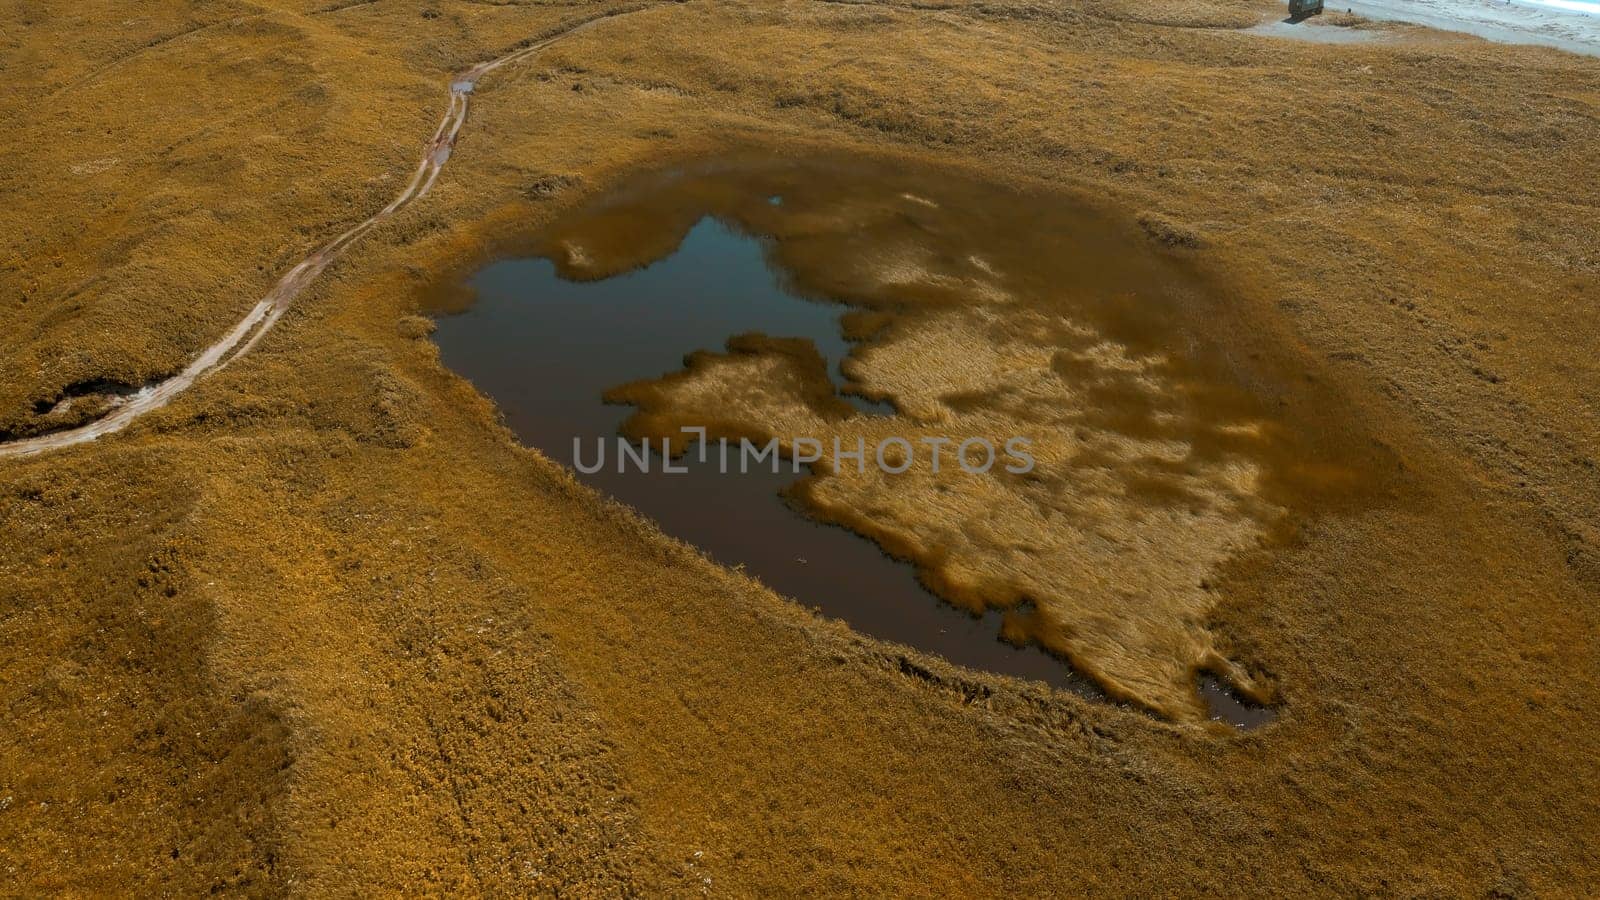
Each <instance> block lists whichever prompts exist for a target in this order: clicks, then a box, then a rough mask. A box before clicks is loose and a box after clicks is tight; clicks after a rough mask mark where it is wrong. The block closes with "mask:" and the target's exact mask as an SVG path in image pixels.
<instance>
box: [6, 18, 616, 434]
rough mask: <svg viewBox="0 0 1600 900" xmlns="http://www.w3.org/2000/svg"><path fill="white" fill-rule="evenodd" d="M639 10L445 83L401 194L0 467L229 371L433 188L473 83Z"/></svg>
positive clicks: (121, 424)
mask: <svg viewBox="0 0 1600 900" xmlns="http://www.w3.org/2000/svg"><path fill="white" fill-rule="evenodd" d="M638 9H639V7H635V8H630V9H623V10H617V11H614V12H608V13H604V14H602V15H598V16H594V17H592V18H588V19H585V20H583V21H581V22H577V23H574V24H572V25H568V26H566V27H565V28H562V29H561V30H559V31H556V32H554V33H553V34H550V35H549V36H548V37H545V38H542V39H540V40H538V41H535V42H533V43H531V44H529V45H528V46H526V47H523V48H521V49H518V50H514V51H512V52H510V53H507V54H506V55H504V56H501V57H498V58H496V59H492V60H489V61H487V62H482V63H479V64H477V65H475V66H473V67H472V68H470V69H468V70H466V71H465V72H462V73H460V74H458V75H456V76H455V77H454V78H452V79H451V80H450V86H449V88H450V104H449V106H448V107H446V109H445V113H444V118H443V119H441V120H440V121H439V127H438V129H437V130H435V131H434V133H433V137H432V138H430V139H429V140H428V142H427V145H426V146H425V147H424V148H423V152H422V159H421V160H420V161H419V162H418V163H417V170H416V173H415V174H413V175H412V176H411V181H410V182H408V183H407V184H406V186H405V189H404V190H402V191H401V192H400V193H399V195H398V196H396V197H395V198H394V199H393V200H391V201H389V205H388V206H385V207H384V208H383V209H380V210H378V211H377V212H376V213H373V214H372V215H371V216H370V217H368V218H367V219H365V220H363V221H361V222H359V223H357V224H356V225H354V226H352V227H351V228H350V229H349V230H348V231H346V232H344V233H343V234H341V235H339V236H338V237H336V238H334V239H333V240H331V241H328V242H327V243H326V244H323V245H322V246H321V247H319V248H317V250H316V251H315V252H313V253H312V254H311V255H310V256H307V257H306V258H305V259H303V260H301V261H300V262H299V263H298V264H297V265H295V267H294V268H292V269H290V270H289V271H288V272H287V273H285V274H284V276H283V277H282V278H281V279H279V280H278V283H277V284H275V285H273V287H272V290H271V291H269V292H268V293H267V295H266V296H265V297H263V298H262V299H261V302H259V303H257V304H256V305H255V306H253V307H251V309H250V311H249V312H248V313H246V314H245V316H244V318H242V319H240V320H239V322H238V323H237V324H236V325H234V326H233V328H232V329H230V330H229V331H228V332H227V333H226V334H224V335H223V336H222V337H221V338H219V339H218V340H217V341H216V343H213V344H212V345H211V346H209V347H207V348H206V349H205V350H203V351H201V353H200V355H199V356H196V357H195V358H194V359H193V360H191V361H190V363H189V365H187V366H185V367H184V369H183V371H181V372H179V373H178V374H176V375H173V376H172V377H170V378H167V379H165V380H163V381H159V382H156V383H154V384H151V385H147V386H146V387H144V388H143V389H141V390H140V391H138V392H137V393H135V394H132V395H130V396H128V397H127V398H126V399H125V400H123V401H122V402H121V403H120V404H119V405H117V406H116V407H115V408H113V409H112V410H111V411H110V412H108V413H107V414H106V415H104V416H102V417H101V418H99V419H96V420H95V421H93V422H90V423H88V424H86V425H80V426H78V427H76V428H68V429H64V430H61V431H52V432H49V433H47V434H42V435H39V436H37V437H31V438H26V439H22V440H15V441H10V442H7V443H3V444H0V459H6V458H11V457H20V456H32V455H34V454H37V453H45V452H48V451H51V450H59V449H61V448H63V447H71V446H73V445H75V444H83V443H87V442H89V441H92V440H94V439H95V438H98V437H100V436H102V435H107V434H114V433H116V432H118V431H121V430H122V429H124V428H127V427H128V426H129V425H130V424H132V423H133V421H134V420H135V419H137V418H139V417H140V416H142V415H144V414H145V413H148V412H150V411H152V410H156V409H160V408H161V407H163V406H166V405H167V404H168V403H171V402H172V400H173V399H174V398H175V397H177V396H178V395H179V394H182V393H183V392H184V391H186V390H188V389H189V388H190V387H191V386H193V385H194V384H195V383H196V382H198V381H200V380H201V379H203V378H205V377H206V376H207V375H211V374H213V373H216V372H220V371H221V370H222V369H224V368H225V367H227V365H228V364H229V363H231V362H233V361H234V360H236V359H238V358H240V357H242V356H244V355H245V354H246V353H249V352H250V351H251V349H252V348H254V347H255V345H256V344H257V343H258V342H260V340H261V338H262V336H263V335H265V334H266V333H267V332H269V331H271V330H272V327H273V326H274V325H276V324H277V323H278V320H279V319H280V318H282V317H283V314H284V313H285V312H287V311H288V309H289V307H290V306H292V305H294V301H295V299H296V298H298V297H299V296H300V295H301V293H303V292H304V291H305V289H306V288H307V287H308V286H309V285H310V284H311V283H312V282H313V281H315V280H316V279H317V276H318V275H321V274H322V271H323V270H324V269H326V268H327V267H328V266H329V265H331V264H332V263H333V262H334V261H335V260H337V259H339V258H340V257H341V256H343V255H344V254H345V252H346V251H347V250H349V249H350V248H351V247H352V246H354V245H355V244H356V242H357V241H359V240H361V238H362V237H364V236H365V235H366V234H367V232H369V231H371V230H372V229H373V228H375V227H377V225H378V223H380V222H382V221H383V220H385V219H387V218H389V217H390V216H392V215H394V214H395V213H397V212H399V211H400V210H402V209H405V208H406V207H407V206H410V205H411V204H412V203H414V202H416V201H417V200H420V199H422V198H423V197H426V196H427V195H428V192H429V191H430V190H432V189H433V185H434V182H436V181H438V179H439V173H440V172H442V171H443V170H444V167H445V164H446V163H447V162H449V160H450V154H451V151H452V150H454V148H455V143H456V138H457V137H458V136H459V135H460V134H461V126H462V125H463V124H465V122H466V120H467V107H468V104H469V101H470V99H471V96H472V91H473V89H474V88H475V87H476V86H477V84H478V81H479V79H481V78H483V76H485V75H487V74H489V73H490V72H493V71H494V70H496V69H499V68H501V67H502V66H507V65H511V64H512V63H516V62H521V61H522V60H525V59H527V58H529V57H531V56H533V55H535V54H537V53H538V52H540V51H541V50H543V49H545V48H546V47H549V46H550V45H551V44H554V43H556V42H557V41H560V40H562V39H563V38H567V37H570V36H572V35H574V34H577V33H578V32H580V31H583V30H584V29H586V28H589V27H590V26H593V25H595V24H597V23H599V22H601V21H604V20H606V19H610V18H615V17H617V16H622V15H627V14H628V13H631V12H636V11H637V10H638Z"/></svg>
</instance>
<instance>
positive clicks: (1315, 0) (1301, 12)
mask: <svg viewBox="0 0 1600 900" xmlns="http://www.w3.org/2000/svg"><path fill="white" fill-rule="evenodd" d="M1320 15H1322V0H1289V18H1290V19H1291V20H1292V21H1295V22H1298V21H1300V20H1301V19H1305V18H1309V17H1311V16H1320Z"/></svg>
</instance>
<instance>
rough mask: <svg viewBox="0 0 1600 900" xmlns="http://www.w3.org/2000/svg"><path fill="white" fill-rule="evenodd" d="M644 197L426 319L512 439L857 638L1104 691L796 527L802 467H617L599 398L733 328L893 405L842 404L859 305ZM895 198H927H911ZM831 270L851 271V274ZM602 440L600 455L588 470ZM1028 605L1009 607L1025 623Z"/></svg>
mask: <svg viewBox="0 0 1600 900" xmlns="http://www.w3.org/2000/svg"><path fill="white" fill-rule="evenodd" d="M691 180H692V179H691ZM707 183H708V184H710V185H711V187H708V188H705V190H706V192H707V196H708V197H709V198H710V199H706V198H705V197H702V198H701V200H700V201H696V202H703V203H704V205H705V206H710V207H711V208H712V209H713V210H721V209H730V210H731V209H737V210H739V211H738V212H737V214H736V218H738V219H740V220H742V221H749V220H752V219H757V220H760V219H762V218H763V217H765V216H769V215H770V216H783V217H784V218H783V221H784V223H785V224H784V227H786V228H789V229H791V232H790V233H794V232H798V233H801V234H806V233H809V232H808V229H813V228H817V229H822V230H825V231H826V230H830V229H831V230H832V231H834V232H837V230H838V228H839V227H840V221H841V220H840V219H838V217H837V216H836V215H835V214H833V213H831V212H830V213H824V212H821V211H808V210H805V209H795V210H791V209H790V208H789V207H787V206H786V205H785V203H786V200H785V196H784V192H785V191H786V189H785V188H784V187H783V184H782V183H781V180H778V181H773V182H767V183H764V184H762V185H761V187H764V188H765V189H764V190H758V193H757V194H756V195H755V196H753V197H743V196H742V195H737V196H736V194H735V192H726V191H724V190H723V188H722V187H720V186H719V185H720V184H721V182H716V181H715V179H712V180H711V181H710V182H707ZM863 183H866V184H871V183H872V182H870V181H868V182H863ZM867 193H868V194H870V193H871V191H870V190H869V191H868V192H867ZM650 196H652V194H651V193H650V191H649V190H644V191H642V192H640V193H639V194H637V195H634V196H631V197H630V198H628V199H627V200H626V201H625V202H617V203H611V204H609V205H608V204H607V203H606V202H604V201H602V202H601V203H600V204H599V206H598V207H595V206H593V205H592V204H591V207H590V208H589V209H588V211H587V212H586V213H585V218H582V219H579V220H575V221H576V222H577V224H576V226H575V227H576V228H577V229H578V232H579V233H581V234H583V236H584V237H583V239H582V240H581V241H579V242H578V243H577V244H573V243H570V242H562V241H561V240H560V239H559V237H560V235H559V234H556V235H555V236H554V237H551V238H550V240H554V241H555V243H553V244H552V243H542V244H538V245H536V247H537V249H535V250H534V251H532V254H533V255H530V256H529V258H516V259H503V260H499V261H495V262H492V263H490V264H488V265H486V266H485V267H483V268H482V269H480V270H479V271H478V272H476V273H475V274H474V275H473V276H472V278H471V279H470V282H469V284H468V287H469V288H470V290H471V292H472V295H473V300H472V302H471V303H470V305H467V306H466V308H465V309H464V310H463V311H460V312H455V313H453V314H449V315H443V316H441V317H440V318H439V319H438V323H437V324H438V327H437V330H436V332H435V334H434V339H435V340H436V342H437V344H438V346H439V348H440V354H441V359H442V361H443V362H444V364H445V365H447V366H448V367H449V368H451V369H452V370H453V371H455V372H457V373H459V374H461V375H462V376H464V377H466V378H467V379H469V380H470V381H472V382H473V384H474V385H475V386H476V387H477V388H478V389H479V390H481V391H482V392H483V393H485V394H486V395H488V396H489V397H491V398H492V399H493V400H494V401H495V403H496V404H497V405H498V407H499V409H500V410H501V412H502V414H503V416H504V418H505V421H506V424H507V425H508V426H509V427H510V428H511V429H512V430H513V432H514V433H515V434H516V435H517V436H518V438H519V439H520V440H521V441H522V442H523V443H524V444H526V445H527V446H530V447H534V448H537V449H539V450H540V451H542V452H544V453H545V454H546V455H547V456H549V457H550V458H552V459H553V460H555V461H557V462H559V463H562V464H563V465H566V466H568V467H569V468H571V469H572V470H573V471H574V472H575V473H576V474H577V477H579V478H580V479H581V480H583V481H584V482H585V483H587V484H589V485H590V486H592V487H594V488H595V489H597V490H599V491H601V492H603V493H605V494H608V495H610V496H612V497H614V498H616V499H618V500H620V501H622V502H624V503H626V504H628V505H630V506H632V507H633V508H635V509H636V510H638V511H639V512H640V513H642V514H644V515H645V516H647V517H649V518H651V519H652V520H654V521H655V522H656V523H657V524H658V525H659V526H660V527H661V529H662V530H663V531H665V532H666V533H668V534H671V535H673V536H675V537H677V538H679V539H681V540H683V541H685V542H687V543H689V544H692V545H694V546H696V547H698V548H700V549H701V550H702V551H704V552H705V553H706V554H707V555H708V556H710V557H711V558H712V559H714V560H716V561H717V562H719V563H721V564H724V565H727V566H730V567H742V569H743V570H744V571H745V572H746V573H747V574H749V575H751V576H753V577H755V578H757V579H759V580H761V581H762V582H763V583H765V584H766V585H768V586H769V587H771V588H772V589H773V590H774V591H776V592H778V593H780V594H783V595H785V596H788V597H790V598H792V599H794V600H796V601H798V602H799V603H801V604H802V605H805V606H807V607H811V608H814V609H816V610H818V611H819V612H820V613H821V614H822V615H825V616H828V617H833V618H838V619H841V620H843V621H845V622H846V623H848V624H849V625H850V626H851V627H852V628H854V629H855V630H857V631H859V632H861V633H863V634H866V635H870V636H872V637H876V638H880V639H884V640H888V641H893V642H897V643H901V644H905V645H909V646H911V647H914V648H916V649H918V650H921V651H924V652H927V653H931V654H934V655H937V656H940V657H942V658H944V659H946V660H948V661H950V662H952V663H955V664H957V665H961V666H965V667H968V668H972V669H978V670H985V671H991V672H997V673H1002V674H1006V675H1011V676H1015V677H1018V678H1024V679H1029V680H1033V681H1038V682H1043V683H1046V684H1049V685H1052V686H1054V687H1056V688H1059V689H1064V690H1068V691H1073V692H1076V693H1079V694H1082V695H1084V696H1088V697H1092V698H1096V699H1099V700H1106V699H1107V697H1106V695H1105V693H1104V692H1103V691H1102V690H1101V689H1100V688H1099V686H1098V685H1097V684H1095V683H1094V682H1093V681H1091V680H1090V679H1088V678H1086V677H1084V676H1082V675H1080V674H1078V673H1076V672H1075V671H1074V670H1073V669H1072V667H1071V666H1070V665H1068V664H1067V663H1065V662H1064V661H1063V660H1062V659H1061V658H1059V657H1057V656H1055V655H1053V654H1052V653H1050V652H1047V651H1046V650H1044V649H1041V647H1040V646H1039V644H1038V643H1034V642H1031V641H1030V642H1027V643H1024V644H1022V645H1020V646H1019V645H1017V644H1014V643H1011V642H1008V641H1006V640H1003V639H1001V637H1000V635H1001V633H1002V630H1003V625H1004V624H1005V623H1006V622H1007V621H1008V620H1007V614H1005V613H1002V612H1000V611H998V610H992V609H991V610H990V611H988V612H987V613H985V614H983V615H975V614H973V613H971V612H969V611H968V610H967V609H965V608H962V607H958V606H955V605H952V604H951V603H948V602H945V601H944V600H942V599H941V598H939V597H938V596H936V595H935V594H934V593H932V592H931V591H929V590H928V589H927V588H926V587H925V586H924V585H923V584H922V582H921V581H920V580H919V578H918V574H917V571H916V569H915V567H914V566H912V565H911V564H910V563H907V562H904V561H900V560H897V559H895V558H892V557H891V556H889V555H887V554H886V553H884V552H883V551H882V550H881V549H880V548H879V547H878V545H877V544H875V543H874V542H873V541H871V540H868V539H866V538H863V537H861V536H859V535H857V534H856V533H854V532H852V531H850V530H847V529H845V528H841V527H838V526H834V525H828V524H823V523H820V522H818V521H816V520H815V519H813V518H811V517H810V516H808V515H807V514H806V513H805V512H803V511H802V510H801V509H800V508H798V506H797V505H796V503H795V501H791V500H790V499H789V498H788V497H787V496H786V491H787V490H788V489H789V488H791V487H792V486H794V485H795V484H796V483H797V482H799V481H800V480H801V479H803V478H804V477H805V474H806V472H805V471H804V469H802V471H801V472H799V473H796V472H795V471H794V470H793V467H792V464H791V462H790V460H788V459H784V460H783V462H782V465H781V467H780V469H781V471H779V472H773V471H771V470H770V468H757V467H753V468H752V470H751V471H749V472H748V473H739V472H728V473H724V472H722V471H719V470H718V466H717V464H716V452H715V450H713V451H712V452H711V453H710V454H709V456H710V459H708V460H707V461H706V462H698V461H697V458H698V457H699V455H700V454H699V453H698V448H697V447H691V448H690V451H689V452H688V453H687V454H685V455H684V456H683V457H682V459H681V461H680V463H679V464H681V465H682V466H683V467H684V468H685V469H686V471H684V472H681V473H678V472H674V473H667V472H664V471H662V468H663V466H662V463H663V458H662V457H661V455H660V454H659V452H655V453H652V454H651V455H650V459H651V466H650V471H649V472H647V473H644V472H639V471H637V469H636V468H630V469H629V470H628V471H626V472H619V471H618V469H617V466H616V462H615V457H616V456H617V452H616V446H617V440H618V434H619V430H620V429H621V428H622V426H623V423H624V421H625V420H627V419H628V418H629V416H630V415H631V414H633V413H635V412H637V410H636V409H635V408H634V407H631V406H623V405H608V404H607V403H606V402H604V400H603V397H604V396H605V395H606V394H607V392H608V391H611V390H613V389H615V388H617V387H618V386H620V385H624V384H627V383H630V382H643V381H649V380H652V379H659V378H661V377H662V376H664V375H668V374H670V373H675V372H679V371H681V370H683V369H684V368H685V365H686V357H687V356H688V355H690V354H694V353H696V352H712V353H717V352H722V351H724V350H725V349H728V348H729V342H730V339H732V338H735V337H736V336H744V335H764V336H766V337H770V338H782V339H798V340H799V341H802V342H804V343H805V344H808V345H809V346H811V347H814V348H815V349H816V351H817V353H818V354H819V355H820V356H821V358H822V360H823V361H824V363H825V364H826V368H827V373H828V378H829V379H830V381H831V382H832V388H833V390H834V393H835V396H836V398H838V399H842V400H844V401H845V402H847V403H848V404H849V407H838V408H839V409H841V410H843V412H842V413H838V414H839V415H843V416H844V417H845V418H847V419H849V418H850V417H852V416H855V417H863V420H865V419H868V418H870V419H872V420H883V421H886V419H885V417H895V416H896V409H895V407H894V406H892V405H891V404H889V403H885V402H877V401H873V400H869V399H866V398H863V397H861V396H858V395H857V394H856V393H854V389H855V388H856V387H857V386H856V385H854V384H852V382H851V381H850V379H849V377H848V375H847V374H846V371H847V369H848V365H843V364H845V363H846V361H847V360H849V359H850V358H851V354H852V351H853V350H854V349H855V348H856V347H857V345H856V344H854V343H853V342H852V340H851V339H850V338H848V337H847V335H850V334H854V333H855V332H854V331H852V330H851V329H847V328H846V327H845V322H843V321H842V317H844V316H846V315H847V314H851V313H853V312H854V313H860V312H861V310H860V308H858V307H854V306H847V305H844V304H841V303H835V302H831V301H829V300H827V299H825V298H826V297H828V296H832V295H833V293H832V290H831V289H829V288H826V287H818V286H817V285H816V284H815V283H808V284H807V285H806V286H805V287H800V286H797V285H796V284H795V283H794V282H793V281H792V278H793V276H792V275H791V274H789V273H790V271H791V267H790V266H789V265H788V264H787V263H788V262H789V260H785V261H784V262H782V263H780V261H779V259H780V257H779V251H778V245H777V244H775V243H774V242H773V240H772V239H771V238H768V237H758V236H754V235H752V234H749V233H746V232H745V231H743V230H742V228H741V227H740V226H737V225H731V224H729V221H731V219H727V218H724V214H723V213H722V212H720V211H714V212H712V213H710V214H707V213H706V212H705V211H704V208H701V209H700V211H694V210H693V208H692V207H684V208H680V207H679V206H675V205H674V204H675V203H678V202H679V201H672V202H667V201H662V202H661V203H660V204H659V207H658V208H653V207H651V203H652V201H651V200H650V199H649V198H650ZM846 196H847V199H846V201H844V202H841V203H838V204H836V206H835V207H834V208H837V207H845V208H851V206H850V204H861V205H863V206H865V205H870V204H873V203H878V204H880V205H881V203H882V202H883V201H881V200H879V199H877V198H875V197H871V196H867V195H866V194H863V195H861V196H860V197H856V196H854V195H846ZM641 197H642V198H643V199H641ZM892 199H893V202H895V203H900V204H905V203H911V204H923V203H930V202H931V201H927V200H924V199H922V198H921V197H919V196H915V195H913V194H909V193H901V194H898V195H895V196H893V197H892ZM764 210H769V211H770V212H763V211H764ZM844 221H846V222H848V221H852V220H848V219H847V220H844ZM888 221H891V222H899V223H900V224H898V225H896V226H895V227H896V228H897V229H899V230H898V231H896V232H895V233H896V234H900V233H902V232H904V233H907V234H913V235H914V234H915V233H916V228H919V227H923V226H921V225H918V224H916V223H915V222H912V221H910V220H901V219H896V218H895V217H894V216H892V215H891V216H889V219H888ZM1018 227H1025V223H1023V224H1019V225H1018ZM585 229H587V230H585ZM568 233H569V234H570V233H572V232H570V230H569V232H568ZM880 239H881V238H880ZM787 246H788V250H787V251H786V252H790V253H794V252H804V245H803V244H799V243H796V244H792V245H787ZM797 247H798V248H799V249H798V250H796V248H797ZM1079 252H1083V251H1081V250H1080V251H1079ZM593 253H598V254H599V256H598V257H592V256H591V255H592V254H593ZM1090 256H1092V253H1091V254H1090ZM597 260H598V262H597ZM826 268H827V267H824V269H826ZM812 271H813V272H815V271H821V270H818V269H815V268H813V269H812ZM836 271H838V272H842V273H844V274H842V275H840V276H838V277H841V278H848V277H850V276H849V273H848V270H846V269H837V270H836ZM830 277H832V276H830ZM935 302H938V300H937V298H935ZM823 390H824V391H826V386H824V387H823ZM852 409H853V412H852V411H851V410H852ZM602 443H603V444H604V445H605V446H606V448H607V451H608V458H607V464H606V465H604V466H602V467H600V468H599V469H598V470H597V471H592V472H585V471H584V469H585V468H592V464H593V462H594V460H595V458H596V453H597V447H598V446H599V445H600V444H602ZM580 447H581V448H582V449H581V450H580V449H579V448H580ZM583 464H588V465H587V466H586V465H583ZM1027 607H1028V605H1027V604H1026V603H1024V604H1023V606H1022V607H1019V608H1018V609H1017V612H1018V613H1019V614H1020V615H1026V614H1027V613H1028V608H1027ZM1196 687H1197V689H1198V693H1199V696H1200V697H1201V698H1202V699H1203V701H1204V703H1205V706H1206V707H1207V708H1208V709H1209V711H1210V716H1211V717H1212V718H1214V719H1218V720H1221V721H1225V722H1229V723H1231V724H1233V725H1235V726H1238V727H1242V728H1249V727H1255V726H1258V725H1261V724H1265V723H1267V722H1269V721H1271V720H1272V719H1273V718H1274V717H1275V712H1274V711H1273V710H1271V709H1269V708H1263V707H1260V706H1256V705H1253V704H1249V703H1246V702H1243V701H1242V700H1241V699H1240V697H1239V696H1237V695H1236V694H1235V693H1234V692H1233V691H1232V689H1231V688H1230V687H1228V686H1227V685H1225V684H1224V683H1223V682H1222V681H1221V680H1219V679H1218V678H1216V677H1213V675H1211V674H1203V675H1202V676H1201V678H1200V679H1199V681H1198V683H1197V684H1196Z"/></svg>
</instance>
